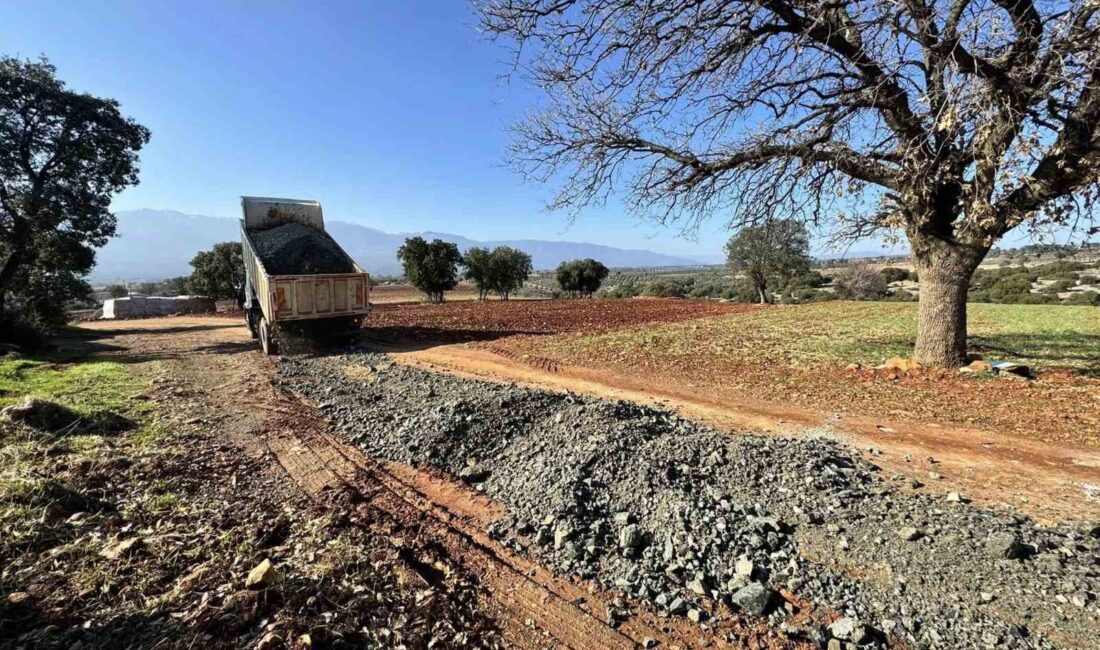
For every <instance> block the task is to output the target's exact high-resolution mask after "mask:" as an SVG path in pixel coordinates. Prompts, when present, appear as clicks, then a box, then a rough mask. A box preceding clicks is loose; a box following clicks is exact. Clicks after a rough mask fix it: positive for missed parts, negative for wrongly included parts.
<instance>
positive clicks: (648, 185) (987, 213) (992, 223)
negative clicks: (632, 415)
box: [475, 0, 1100, 364]
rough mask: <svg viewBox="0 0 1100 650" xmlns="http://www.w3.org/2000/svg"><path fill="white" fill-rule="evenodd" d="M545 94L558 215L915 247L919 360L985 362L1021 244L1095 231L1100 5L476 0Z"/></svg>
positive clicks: (540, 144) (531, 167)
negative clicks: (995, 306)
mask: <svg viewBox="0 0 1100 650" xmlns="http://www.w3.org/2000/svg"><path fill="white" fill-rule="evenodd" d="M475 2H476V4H477V6H478V8H479V11H480V16H481V26H482V28H483V29H484V30H485V31H486V32H487V33H489V34H490V35H492V36H494V37H497V38H499V39H503V40H505V41H506V42H509V43H511V44H512V45H513V46H514V48H515V52H516V65H515V67H514V69H515V70H517V71H518V74H520V75H523V76H524V77H526V78H527V79H528V80H529V81H531V82H532V83H533V84H534V85H536V86H537V87H538V88H540V89H541V90H542V91H543V92H544V93H545V95H546V97H545V100H544V101H542V102H540V106H541V107H542V108H540V110H538V111H536V112H535V113H533V114H532V115H531V117H530V118H529V119H527V120H526V121H524V122H522V123H520V124H518V125H517V126H516V133H517V138H516V140H515V143H514V145H513V147H512V150H511V158H512V162H513V163H514V164H515V165H516V166H517V167H518V168H519V169H520V170H521V171H523V173H525V174H526V175H528V176H529V177H531V178H534V179H537V180H543V181H554V182H556V183H558V185H559V191H558V193H557V194H556V196H555V197H554V198H553V199H552V200H551V201H550V207H564V208H572V209H579V208H582V207H584V206H587V205H591V204H598V203H601V202H603V201H604V200H605V199H606V198H607V196H608V194H609V193H610V191H611V189H612V187H614V188H615V190H616V192H621V193H622V195H623V199H624V200H625V202H626V205H627V206H628V208H630V209H631V210H632V211H634V212H635V213H637V214H640V215H645V216H649V217H653V218H657V219H660V220H665V221H679V223H680V225H681V226H682V227H684V228H687V229H692V228H694V227H695V226H696V225H697V224H698V222H699V221H700V220H702V219H704V218H707V217H709V216H710V215H713V214H722V215H729V225H730V226H731V227H733V228H740V227H744V226H749V225H760V224H761V223H763V222H765V221H767V220H769V219H772V218H775V216H776V215H784V216H789V217H791V218H796V219H799V220H803V221H807V222H812V223H815V224H819V225H827V226H829V228H830V230H831V232H832V233H833V235H834V236H835V237H838V238H847V239H858V238H862V237H866V236H870V235H874V234H876V233H878V234H885V235H886V236H889V237H893V236H896V235H898V234H904V236H905V237H906V238H907V239H908V240H909V243H910V246H911V250H912V256H913V262H914V265H915V266H916V267H917V270H918V272H919V276H920V285H921V286H920V293H921V296H920V302H921V307H920V310H921V317H920V319H919V326H918V331H917V337H916V339H917V340H916V350H915V351H916V357H917V359H918V361H921V362H922V363H929V364H957V363H961V362H963V361H965V356H966V312H965V309H966V287H967V283H968V280H969V278H970V276H971V275H972V274H973V272H974V270H975V269H976V268H977V266H978V264H979V263H980V262H981V260H982V259H983V258H984V257H985V255H986V253H987V252H988V250H989V248H990V247H991V246H992V245H993V244H994V243H996V242H997V241H998V240H999V239H1000V238H1001V237H1002V236H1004V235H1005V233H1007V232H1009V231H1010V230H1012V229H1014V228H1016V227H1018V226H1021V225H1022V226H1024V227H1026V228H1027V229H1028V230H1029V231H1033V232H1034V231H1042V230H1043V229H1046V228H1052V227H1067V228H1068V227H1075V226H1076V227H1078V228H1079V229H1083V230H1086V231H1089V232H1095V226H1091V224H1092V223H1094V222H1095V218H1096V209H1095V203H1094V201H1095V199H1096V197H1097V193H1098V190H1100V183H1098V180H1100V132H1098V126H1097V125H1098V124H1100V5H1098V4H1097V3H1096V2H1093V1H1091V0H1071V1H1064V2H1058V1H1055V2H1035V1H1034V0H943V1H938V0H899V1H893V0H830V1H829V2H821V1H812V2H792V1H789V0H776V1H771V0H768V1H762V0H745V1H734V2H719V1H717V0H700V1H699V2H634V1H632V0H475Z"/></svg>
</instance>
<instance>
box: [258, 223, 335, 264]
mask: <svg viewBox="0 0 1100 650" xmlns="http://www.w3.org/2000/svg"><path fill="white" fill-rule="evenodd" d="M249 236H250V237H251V238H252V244H253V246H254V247H255V250H256V254H257V255H259V256H260V260H261V261H262V262H263V264H264V268H265V269H266V270H267V272H268V273H269V274H271V275H300V274H314V273H354V272H355V265H354V263H353V262H352V260H351V258H350V257H348V255H347V253H345V252H344V251H343V250H341V248H340V246H339V245H338V244H337V243H336V241H335V240H333V239H332V237H330V236H329V235H328V233H324V232H321V231H319V230H314V229H313V228H310V227H309V226H306V225H304V224H300V223H297V222H289V223H284V224H282V225H280V226H275V227H274V228H266V229H264V230H250V231H249Z"/></svg>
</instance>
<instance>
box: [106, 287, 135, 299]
mask: <svg viewBox="0 0 1100 650" xmlns="http://www.w3.org/2000/svg"><path fill="white" fill-rule="evenodd" d="M107 295H108V296H110V297H112V298H125V297H126V296H128V295H130V290H129V289H127V288H126V285H125V284H108V285H107Z"/></svg>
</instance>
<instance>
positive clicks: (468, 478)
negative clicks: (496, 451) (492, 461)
mask: <svg viewBox="0 0 1100 650" xmlns="http://www.w3.org/2000/svg"><path fill="white" fill-rule="evenodd" d="M490 474H491V472H490V471H489V470H488V469H486V468H485V467H482V466H481V465H476V464H475V465H469V466H467V467H466V468H465V469H463V470H462V471H461V472H459V473H458V478H460V479H462V480H463V481H465V482H467V483H469V484H471V485H473V484H476V483H484V482H485V481H488V480H489V476H490Z"/></svg>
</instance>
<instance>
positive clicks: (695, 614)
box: [687, 607, 707, 623]
mask: <svg viewBox="0 0 1100 650" xmlns="http://www.w3.org/2000/svg"><path fill="white" fill-rule="evenodd" d="M687 617H688V620H689V621H691V622H692V623H702V622H703V621H705V620H707V614H706V612H704V611H703V610H701V609H696V608H694V607H693V608H691V609H689V610H688V613H687Z"/></svg>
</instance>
